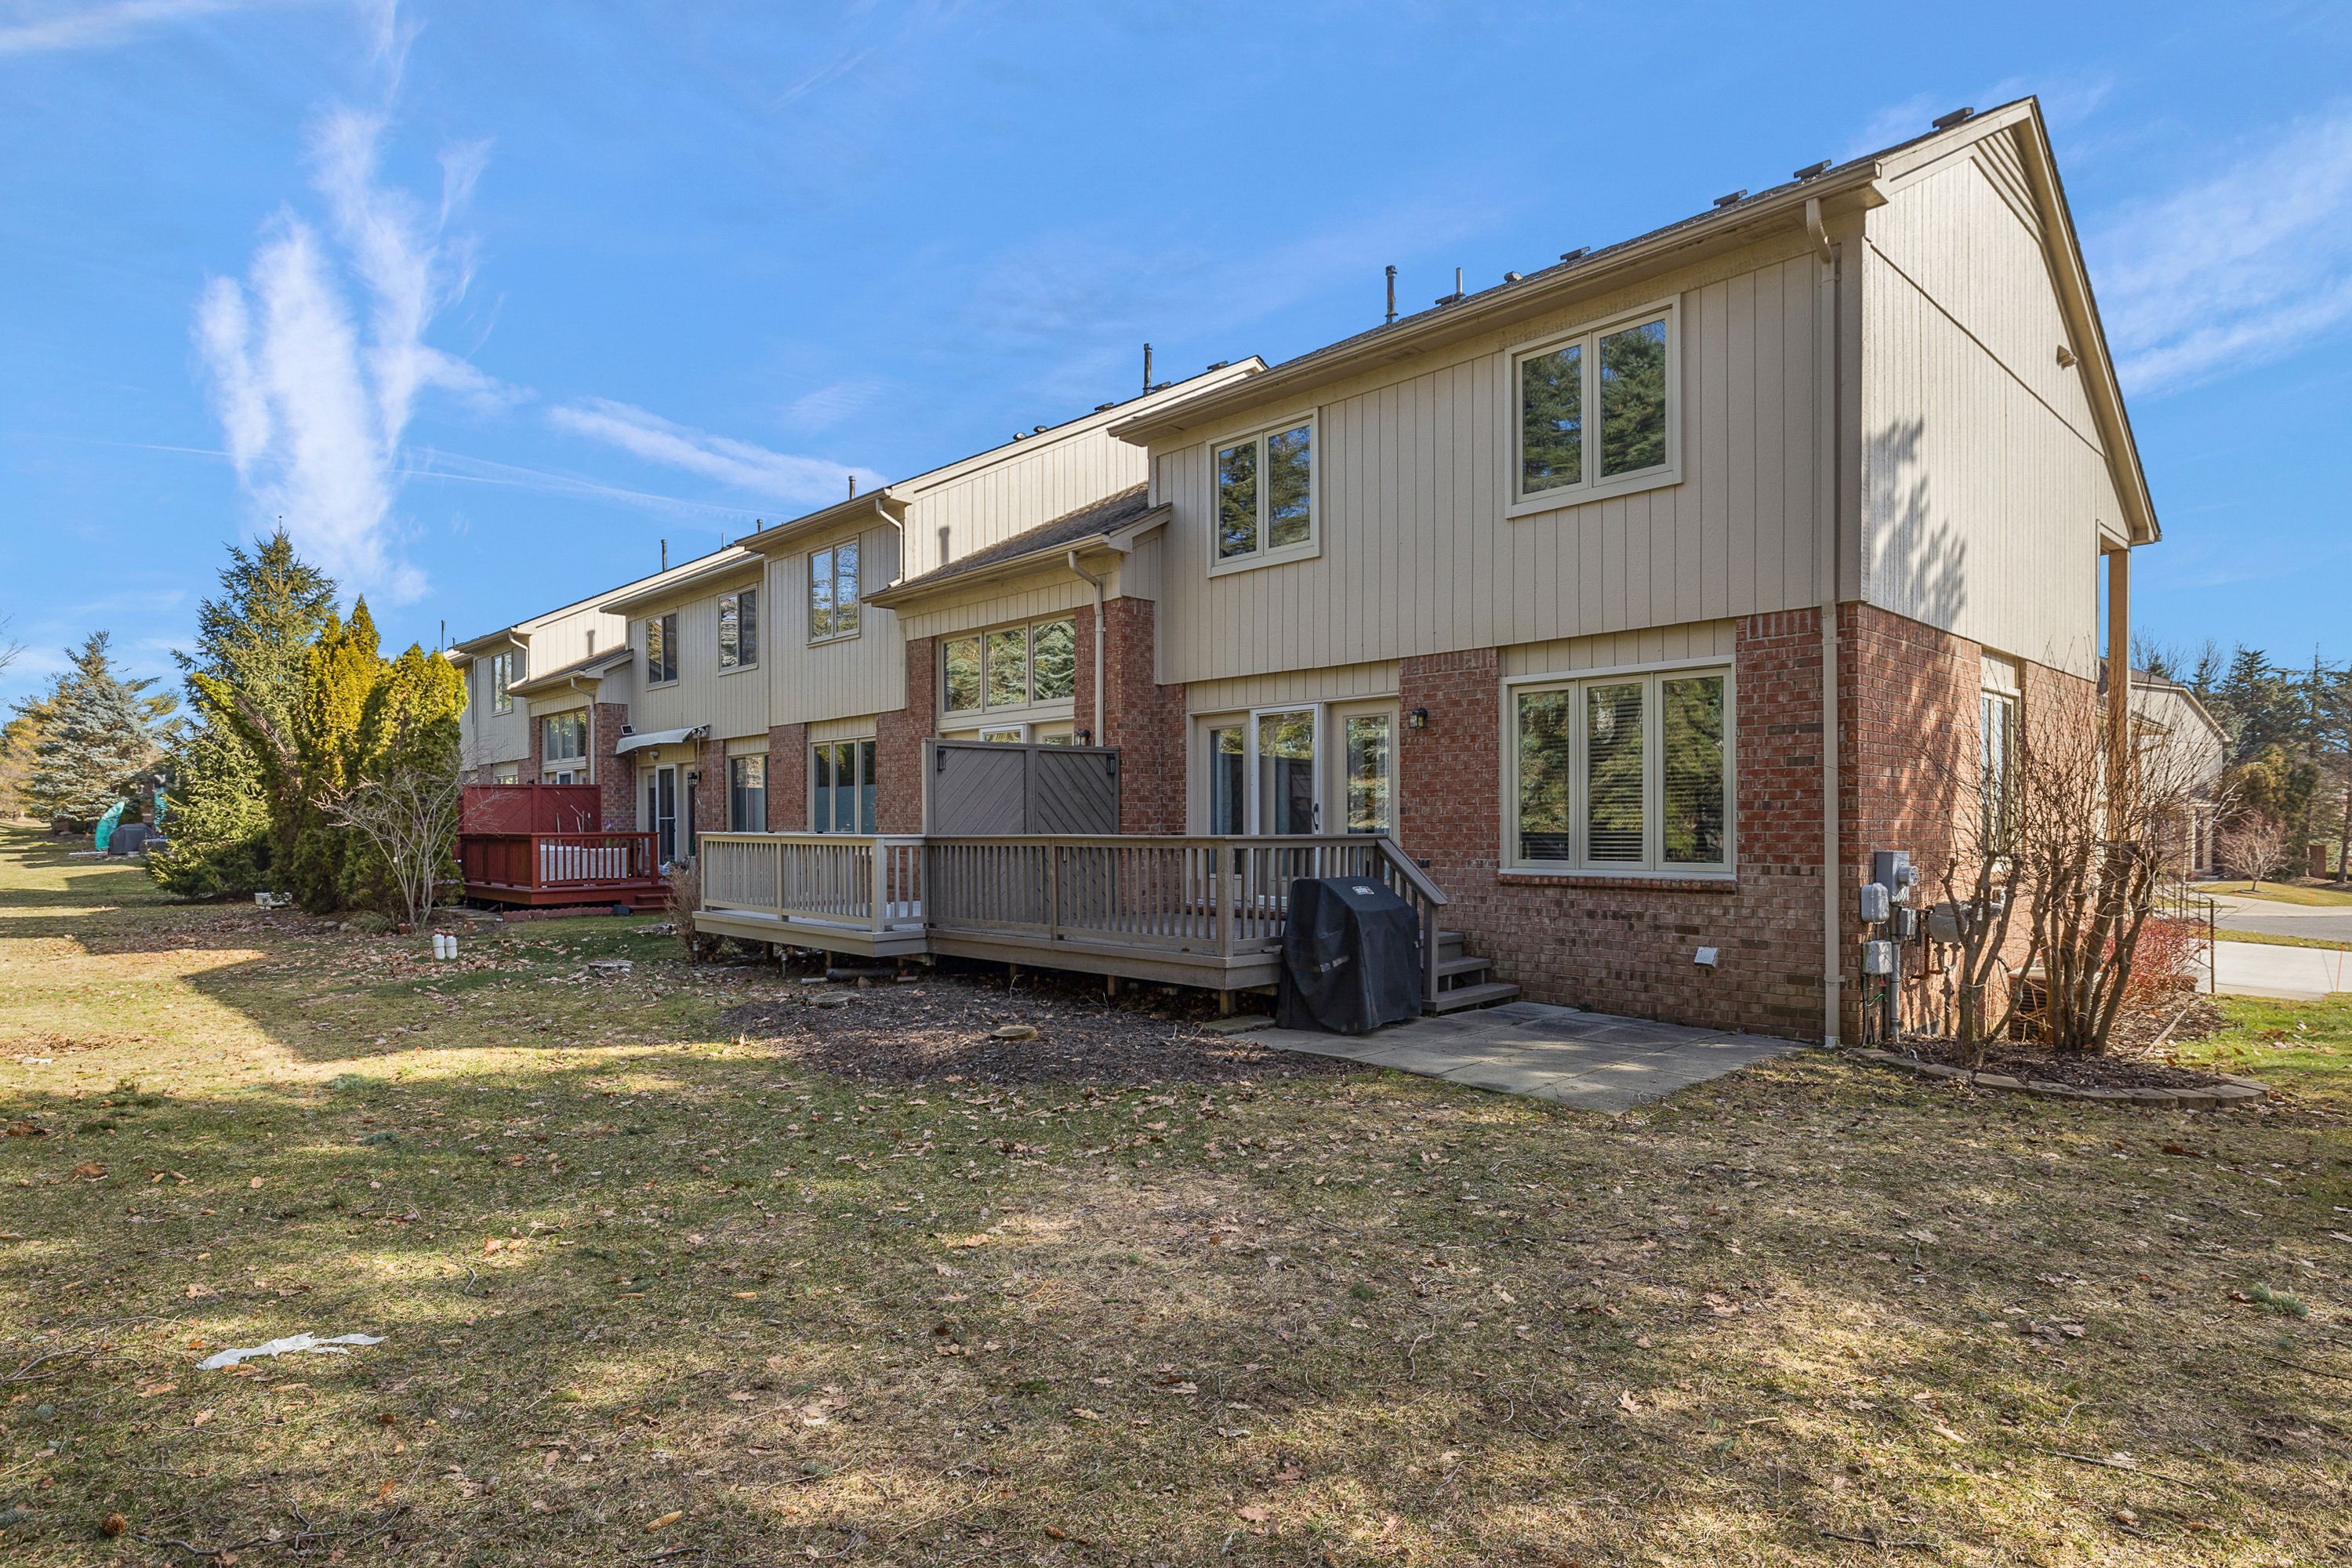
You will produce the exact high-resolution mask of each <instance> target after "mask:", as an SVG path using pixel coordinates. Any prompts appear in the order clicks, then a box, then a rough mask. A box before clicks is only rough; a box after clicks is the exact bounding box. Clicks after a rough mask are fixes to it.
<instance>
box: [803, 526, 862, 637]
mask: <svg viewBox="0 0 2352 1568" xmlns="http://www.w3.org/2000/svg"><path fill="white" fill-rule="evenodd" d="M856 631H857V541H856V540H854V539H845V540H843V541H842V542H840V543H838V544H830V545H827V546H826V547H825V548H824V549H823V550H813V551H811V552H809V641H811V642H823V641H824V639H825V638H827V637H853V636H855V635H856Z"/></svg>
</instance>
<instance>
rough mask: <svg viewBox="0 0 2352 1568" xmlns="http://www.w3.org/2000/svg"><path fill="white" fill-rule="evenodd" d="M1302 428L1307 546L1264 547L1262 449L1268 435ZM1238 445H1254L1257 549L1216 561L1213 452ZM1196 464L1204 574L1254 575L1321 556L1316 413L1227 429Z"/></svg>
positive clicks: (1320, 474) (1320, 441)
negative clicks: (1203, 488)
mask: <svg viewBox="0 0 2352 1568" xmlns="http://www.w3.org/2000/svg"><path fill="white" fill-rule="evenodd" d="M1302 425H1304V426H1306V427H1307V541H1306V542H1305V543H1303V544H1286V545H1284V546H1283V547H1282V548H1280V549H1279V550H1277V549H1275V548H1273V547H1271V546H1269V545H1268V544H1267V543H1266V542H1265V539H1266V536H1267V534H1268V533H1269V532H1270V529H1269V528H1268V526H1267V523H1266V518H1265V507H1266V487H1265V460H1264V455H1265V447H1264V445H1263V443H1264V442H1265V438H1266V437H1268V436H1273V435H1277V434H1279V433H1280V432H1282V431H1285V430H1296V429H1297V428H1298V427H1299V426H1302ZM1243 441H1256V442H1259V443H1260V447H1259V462H1258V487H1257V508H1258V511H1257V522H1258V534H1257V536H1258V547H1257V548H1256V549H1255V550H1253V551H1251V552H1249V553H1248V554H1246V555H1231V556H1221V555H1219V554H1218V553H1217V448H1218V447H1231V446H1234V445H1235V444H1237V443H1239V442H1243ZM1201 456H1202V464H1203V465H1204V468H1205V471H1206V481H1207V485H1208V498H1209V500H1208V513H1207V516H1208V552H1209V575H1210V576H1212V577H1223V576H1226V575H1229V574H1233V573H1235V572H1255V571H1257V570H1258V569H1259V568H1261V567H1265V566H1280V565H1283V564H1284V563H1287V562H1292V561H1311V560H1313V559H1315V557H1317V556H1318V555H1320V554H1322V553H1323V429H1322V420H1321V418H1320V416H1319V413H1318V410H1316V409H1313V408H1302V409H1299V410H1297V412H1295V413H1292V414H1289V415H1286V416H1284V417H1282V418H1280V419H1266V420H1260V421H1258V422H1256V423H1255V424H1251V425H1245V426H1242V427H1240V428H1239V429H1234V430H1229V431H1227V432H1225V433H1224V434H1223V435H1222V436H1219V437H1215V438H1214V439H1213V440H1211V441H1210V442H1209V443H1208V445H1207V446H1205V447H1202V454H1201Z"/></svg>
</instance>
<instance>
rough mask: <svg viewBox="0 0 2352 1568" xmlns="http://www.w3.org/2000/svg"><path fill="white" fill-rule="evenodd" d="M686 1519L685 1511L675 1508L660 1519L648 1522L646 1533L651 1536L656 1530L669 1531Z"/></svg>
mask: <svg viewBox="0 0 2352 1568" xmlns="http://www.w3.org/2000/svg"><path fill="white" fill-rule="evenodd" d="M685 1517H686V1510H683V1509H676V1508H674V1509H672V1510H669V1511H668V1512H667V1513H666V1514H664V1515H662V1516H661V1517H660V1518H659V1519H649V1520H647V1521H646V1534H648V1535H651V1534H652V1533H653V1532H654V1531H656V1530H667V1529H668V1528H669V1527H670V1526H671V1525H673V1524H676V1523H677V1521H679V1520H681V1519H684V1518H685Z"/></svg>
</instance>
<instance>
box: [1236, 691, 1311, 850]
mask: <svg viewBox="0 0 2352 1568" xmlns="http://www.w3.org/2000/svg"><path fill="white" fill-rule="evenodd" d="M1320 717H1321V715H1320V714H1319V713H1318V711H1317V710H1315V709H1312V708H1282V709H1276V710H1272V711H1269V712H1264V713H1259V714H1255V715H1254V719H1255V731H1254V734H1253V736H1252V740H1253V741H1254V742H1255V747H1254V750H1255V756H1256V763H1257V765H1256V768H1255V773H1254V774H1253V782H1254V784H1255V786H1256V787H1255V790H1254V792H1253V795H1254V799H1253V801H1252V805H1253V806H1254V807H1255V816H1256V824H1255V826H1254V827H1253V828H1252V831H1253V832H1255V833H1262V834H1305V833H1316V832H1319V831H1321V828H1322V826H1323V806H1322V803H1321V801H1319V800H1318V798H1317V785H1318V775H1317V770H1316V766H1315V763H1316V755H1315V752H1316V746H1315V742H1316V738H1317V734H1318V731H1319V730H1320V729H1321V728H1322V726H1321V725H1320V723H1319V722H1318V720H1319V719H1320Z"/></svg>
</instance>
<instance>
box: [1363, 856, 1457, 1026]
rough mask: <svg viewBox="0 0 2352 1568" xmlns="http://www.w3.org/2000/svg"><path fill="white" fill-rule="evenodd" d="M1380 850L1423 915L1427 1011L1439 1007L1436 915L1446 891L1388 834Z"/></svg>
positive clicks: (1423, 982) (1423, 989)
mask: <svg viewBox="0 0 2352 1568" xmlns="http://www.w3.org/2000/svg"><path fill="white" fill-rule="evenodd" d="M1374 842H1375V843H1377V844H1379V845H1380V847H1381V859H1382V860H1384V861H1386V862H1387V864H1388V866H1389V868H1391V870H1393V871H1394V872H1395V873H1396V874H1397V875H1398V876H1399V877H1400V878H1402V879H1403V880H1404V884H1405V886H1407V887H1409V888H1411V889H1412V891H1413V895H1414V896H1413V900H1412V901H1413V903H1414V905H1415V906H1416V908H1417V909H1418V910H1420V913H1421V1003H1422V1005H1423V1007H1424V1008H1431V1007H1435V1006H1436V1005H1437V963H1438V959H1437V911H1438V910H1442V909H1444V907H1445V906H1446V904H1447V903H1448V902H1449V901H1450V900H1448V899H1447V898H1446V896H1445V889H1443V888H1441V887H1439V886H1438V885H1437V884H1436V883H1435V882H1433V881H1432V880H1431V879H1430V876H1429V873H1428V872H1426V871H1424V870H1423V869H1422V868H1421V866H1420V864H1419V863H1418V862H1417V861H1415V860H1414V859H1413V858H1412V856H1410V855H1408V854H1406V853H1405V852H1404V851H1403V850H1402V849H1401V848H1399V847H1398V846H1397V841H1396V840H1395V839H1393V838H1391V837H1389V836H1388V835H1387V834H1385V833H1383V834H1381V835H1380V836H1379V837H1377V838H1376V839H1375V840H1374Z"/></svg>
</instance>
